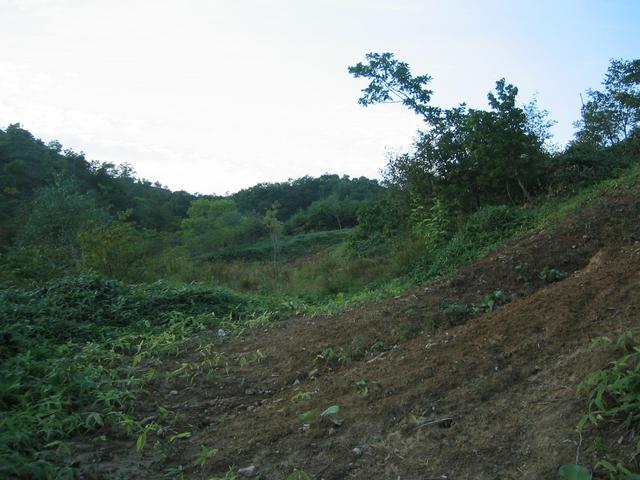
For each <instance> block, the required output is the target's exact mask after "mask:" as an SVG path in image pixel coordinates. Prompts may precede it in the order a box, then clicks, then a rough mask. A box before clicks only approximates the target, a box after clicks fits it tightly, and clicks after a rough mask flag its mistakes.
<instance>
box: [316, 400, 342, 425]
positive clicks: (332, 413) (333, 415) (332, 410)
mask: <svg viewBox="0 0 640 480" xmlns="http://www.w3.org/2000/svg"><path fill="white" fill-rule="evenodd" d="M339 412H340V407H339V406H338V405H332V406H331V407H329V408H327V409H326V410H325V411H324V412H322V413H321V414H320V417H322V418H328V419H329V420H330V421H331V423H333V424H334V425H335V426H336V427H341V426H342V424H343V423H344V420H342V419H340V418H338V413H339Z"/></svg>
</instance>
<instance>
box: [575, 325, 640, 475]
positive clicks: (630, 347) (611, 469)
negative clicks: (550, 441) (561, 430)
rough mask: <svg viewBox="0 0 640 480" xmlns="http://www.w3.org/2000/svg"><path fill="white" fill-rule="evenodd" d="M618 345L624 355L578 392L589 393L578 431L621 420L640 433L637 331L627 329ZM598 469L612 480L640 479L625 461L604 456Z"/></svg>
mask: <svg viewBox="0 0 640 480" xmlns="http://www.w3.org/2000/svg"><path fill="white" fill-rule="evenodd" d="M610 344H611V342H610V341H609V340H608V339H607V338H604V337H601V338H599V339H596V340H595V341H593V342H592V344H591V345H592V348H594V347H598V346H600V347H607V346H609V345H610ZM615 345H616V347H617V348H618V350H620V351H621V353H622V356H620V357H618V358H617V359H615V360H613V361H612V362H611V363H610V365H609V366H608V367H607V368H604V369H602V370H598V371H596V372H594V373H592V374H591V375H589V376H588V377H587V378H586V379H585V380H584V381H583V382H581V383H580V385H578V389H577V392H578V395H583V394H586V395H587V413H586V414H585V415H583V416H582V417H581V418H580V421H579V422H578V426H577V428H578V431H581V430H582V429H584V428H585V426H586V425H587V424H592V425H593V426H596V427H597V426H601V425H603V424H613V423H614V422H615V423H619V422H621V423H622V427H623V428H625V429H626V430H627V431H630V432H636V431H637V429H638V427H639V426H640V388H639V386H640V346H638V343H637V341H636V332H635V331H628V332H624V333H623V334H621V335H620V336H619V337H618V340H617V342H616V344H615ZM633 436H634V435H632V437H633ZM634 441H635V452H634V456H637V455H638V454H639V453H640V440H634ZM596 468H602V469H603V470H605V471H606V472H607V474H608V475H609V478H610V479H611V480H631V479H637V478H640V475H639V474H635V473H632V472H631V471H630V470H629V469H628V468H627V467H625V466H624V465H623V464H622V463H617V464H613V463H611V462H610V461H608V460H604V459H603V460H600V461H599V462H598V464H597V465H596Z"/></svg>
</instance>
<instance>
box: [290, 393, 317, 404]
mask: <svg viewBox="0 0 640 480" xmlns="http://www.w3.org/2000/svg"><path fill="white" fill-rule="evenodd" d="M312 395H313V392H305V391H304V390H302V391H300V392H298V393H296V394H295V395H293V396H292V397H291V401H292V402H302V401H306V400H309V399H310V398H311V396H312Z"/></svg>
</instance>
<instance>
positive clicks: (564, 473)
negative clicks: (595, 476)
mask: <svg viewBox="0 0 640 480" xmlns="http://www.w3.org/2000/svg"><path fill="white" fill-rule="evenodd" d="M558 473H559V474H560V476H561V477H562V478H566V479H567V480H591V472H590V471H589V469H588V468H586V467H583V466H582V465H578V464H575V463H569V464H567V465H562V466H561V467H560V470H558Z"/></svg>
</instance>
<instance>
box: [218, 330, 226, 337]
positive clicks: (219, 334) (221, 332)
mask: <svg viewBox="0 0 640 480" xmlns="http://www.w3.org/2000/svg"><path fill="white" fill-rule="evenodd" d="M218 336H219V337H220V338H224V337H226V336H227V332H225V331H224V330H223V329H221V328H220V329H218Z"/></svg>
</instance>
